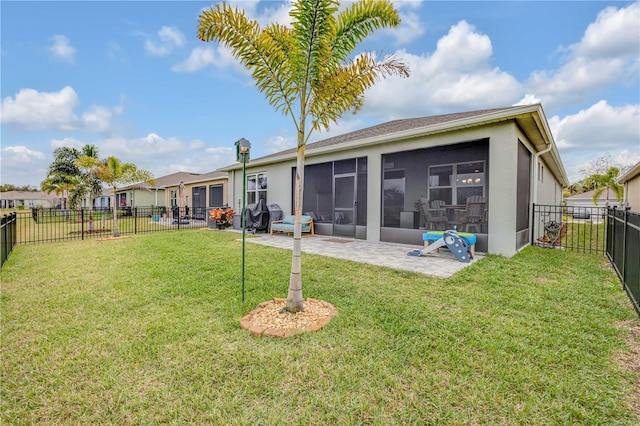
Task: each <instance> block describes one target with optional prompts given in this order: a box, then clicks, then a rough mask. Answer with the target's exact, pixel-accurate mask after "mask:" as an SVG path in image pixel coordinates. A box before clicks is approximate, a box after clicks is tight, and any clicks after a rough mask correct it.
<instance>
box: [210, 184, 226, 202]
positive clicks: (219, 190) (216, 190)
mask: <svg viewBox="0 0 640 426" xmlns="http://www.w3.org/2000/svg"><path fill="white" fill-rule="evenodd" d="M223 189H224V188H223V186H222V185H209V206H210V207H222V203H223Z"/></svg>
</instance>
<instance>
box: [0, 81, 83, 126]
mask: <svg viewBox="0 0 640 426" xmlns="http://www.w3.org/2000/svg"><path fill="white" fill-rule="evenodd" d="M78 103H79V99H78V94H77V93H76V91H75V90H73V88H72V87H70V86H65V87H64V88H62V90H60V91H59V92H38V91H37V90H34V89H22V90H20V91H19V92H18V93H17V94H16V95H15V98H11V97H7V98H4V99H3V100H2V123H3V124H15V125H18V126H21V127H25V128H27V129H57V130H72V129H74V128H76V127H77V126H78V118H77V117H76V115H75V114H74V112H73V110H74V109H75V108H76V107H77V106H78Z"/></svg>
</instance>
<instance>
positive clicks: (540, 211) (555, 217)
mask: <svg viewBox="0 0 640 426" xmlns="http://www.w3.org/2000/svg"><path fill="white" fill-rule="evenodd" d="M606 223H607V208H606V207H567V206H551V205H541V204H534V205H533V230H532V234H531V236H532V238H531V244H532V245H536V246H542V247H552V248H558V249H562V250H570V251H579V252H584V253H602V254H604V253H605V252H606V242H607V227H606Z"/></svg>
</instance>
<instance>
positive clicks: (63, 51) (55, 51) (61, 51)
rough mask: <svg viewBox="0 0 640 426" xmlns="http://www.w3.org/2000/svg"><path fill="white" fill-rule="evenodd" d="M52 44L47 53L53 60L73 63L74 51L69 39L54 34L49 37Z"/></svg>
mask: <svg viewBox="0 0 640 426" xmlns="http://www.w3.org/2000/svg"><path fill="white" fill-rule="evenodd" d="M51 40H53V44H52V45H51V47H49V52H51V54H52V55H53V57H54V58H55V59H58V60H61V61H66V62H70V63H73V61H74V59H75V54H76V49H75V47H73V46H71V42H70V41H69V39H68V38H67V37H65V36H63V35H60V34H56V35H54V36H53V37H51Z"/></svg>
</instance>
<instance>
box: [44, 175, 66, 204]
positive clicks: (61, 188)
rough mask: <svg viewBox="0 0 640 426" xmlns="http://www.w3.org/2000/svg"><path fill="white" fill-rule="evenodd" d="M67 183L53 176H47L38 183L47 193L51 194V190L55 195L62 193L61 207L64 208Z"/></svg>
mask: <svg viewBox="0 0 640 426" xmlns="http://www.w3.org/2000/svg"><path fill="white" fill-rule="evenodd" d="M67 185H68V184H65V183H64V182H63V181H62V180H60V179H56V178H55V177H54V176H48V177H47V178H46V179H45V180H43V181H42V182H41V183H40V189H41V190H42V191H44V192H46V193H47V194H51V193H52V192H53V193H55V194H56V196H58V197H60V196H61V195H62V197H61V198H62V202H63V204H62V207H63V208H66V207H67V206H66V191H67Z"/></svg>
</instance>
